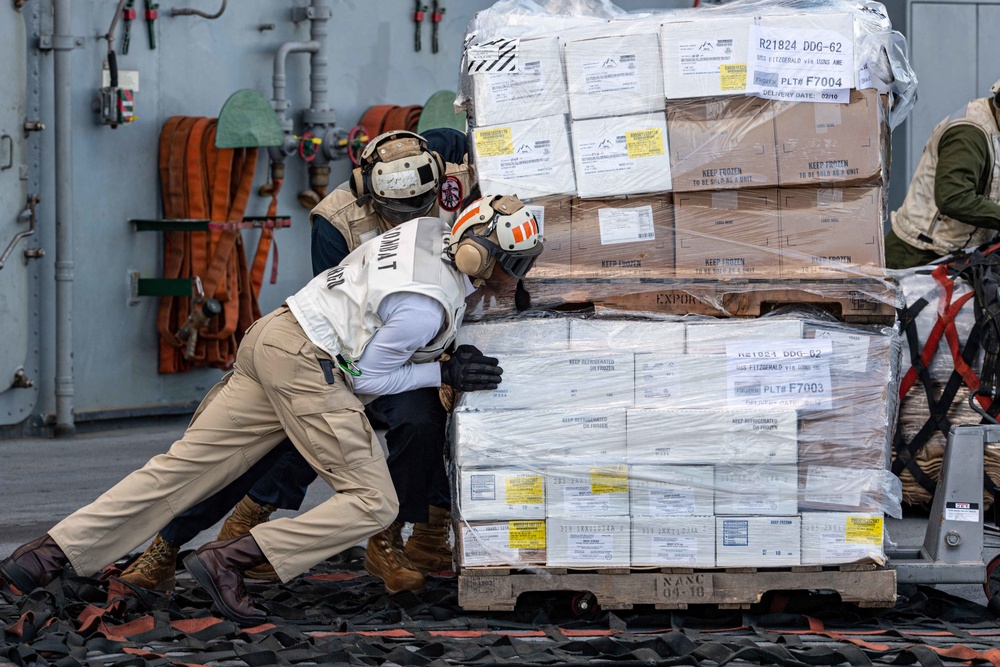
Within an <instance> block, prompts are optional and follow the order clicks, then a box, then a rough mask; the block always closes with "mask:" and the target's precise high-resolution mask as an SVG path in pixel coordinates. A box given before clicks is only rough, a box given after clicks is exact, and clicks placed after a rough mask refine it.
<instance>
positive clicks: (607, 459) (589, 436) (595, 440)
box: [451, 408, 626, 469]
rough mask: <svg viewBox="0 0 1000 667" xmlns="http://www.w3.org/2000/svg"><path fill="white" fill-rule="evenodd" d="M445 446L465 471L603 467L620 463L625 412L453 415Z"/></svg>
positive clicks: (624, 454)
mask: <svg viewBox="0 0 1000 667" xmlns="http://www.w3.org/2000/svg"><path fill="white" fill-rule="evenodd" d="M451 443H452V451H453V453H454V454H453V456H454V460H455V462H456V463H457V464H458V465H460V466H466V467H490V466H500V467H503V466H518V465H521V466H524V465H528V466H530V467H531V468H533V469H534V468H538V469H541V468H544V467H545V466H552V465H560V464H565V463H566V462H567V461H573V462H574V463H579V464H594V465H609V464H611V463H612V462H614V461H616V460H618V461H621V462H624V460H625V457H626V453H625V410H624V409H621V408H618V409H602V408H592V409H589V410H574V409H567V410H517V411H513V410H482V411H473V410H456V411H455V412H454V413H452V417H451Z"/></svg>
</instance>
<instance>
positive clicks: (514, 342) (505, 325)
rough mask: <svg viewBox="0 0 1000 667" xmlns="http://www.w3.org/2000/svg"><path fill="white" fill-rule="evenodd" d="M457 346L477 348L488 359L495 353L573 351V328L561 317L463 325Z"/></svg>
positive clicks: (459, 331) (456, 339) (456, 342)
mask: <svg viewBox="0 0 1000 667" xmlns="http://www.w3.org/2000/svg"><path fill="white" fill-rule="evenodd" d="M455 344H456V345H475V346H476V347H478V348H479V349H480V350H481V351H482V353H483V354H487V355H493V354H494V353H495V352H536V351H546V352H548V351H563V350H568V349H569V325H568V324H567V321H566V319H564V318H561V317H539V318H534V317H533V318H524V319H518V320H513V321H510V322H505V321H501V322H478V323H475V324H463V325H462V328H461V329H459V330H458V336H457V337H456V338H455Z"/></svg>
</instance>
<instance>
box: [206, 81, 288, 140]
mask: <svg viewBox="0 0 1000 667" xmlns="http://www.w3.org/2000/svg"><path fill="white" fill-rule="evenodd" d="M281 141H282V136H281V126H280V125H278V118H277V116H275V114H274V109H272V108H271V103H270V102H268V101H267V98H265V97H264V96H263V95H261V94H260V93H258V92H257V91H256V90H250V89H249V88H247V89H244V90H237V91H236V92H235V93H233V94H232V95H230V97H229V99H228V100H226V103H225V104H223V105H222V111H220V112H219V125H218V127H217V128H216V131H215V147H216V148H256V147H260V146H280V145H281Z"/></svg>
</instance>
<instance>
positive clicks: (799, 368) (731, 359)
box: [726, 339, 833, 410]
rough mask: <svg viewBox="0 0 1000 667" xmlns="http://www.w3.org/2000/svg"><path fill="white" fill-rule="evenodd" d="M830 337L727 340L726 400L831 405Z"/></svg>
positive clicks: (738, 404) (752, 404)
mask: <svg viewBox="0 0 1000 667" xmlns="http://www.w3.org/2000/svg"><path fill="white" fill-rule="evenodd" d="M832 356H833V344H832V342H831V341H830V340H828V339H826V340H824V339H813V340H762V339H761V340H747V341H728V342H727V343H726V404H727V406H728V407H730V408H789V409H796V410H830V409H832V408H833V400H832V397H833V393H832V391H831V387H830V360H831V357H832Z"/></svg>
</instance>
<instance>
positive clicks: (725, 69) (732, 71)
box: [719, 63, 747, 90]
mask: <svg viewBox="0 0 1000 667" xmlns="http://www.w3.org/2000/svg"><path fill="white" fill-rule="evenodd" d="M719 88H720V89H722V90H746V89H747V65H746V63H741V64H733V65H726V64H722V65H719Z"/></svg>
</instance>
